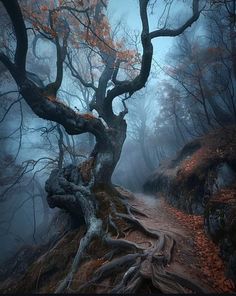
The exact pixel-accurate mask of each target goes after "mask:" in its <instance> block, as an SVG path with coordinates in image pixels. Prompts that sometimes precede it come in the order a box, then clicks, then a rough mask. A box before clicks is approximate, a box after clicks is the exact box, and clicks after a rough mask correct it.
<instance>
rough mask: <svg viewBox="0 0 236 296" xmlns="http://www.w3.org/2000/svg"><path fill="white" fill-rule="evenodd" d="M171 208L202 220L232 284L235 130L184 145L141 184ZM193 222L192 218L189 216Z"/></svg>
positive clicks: (235, 271) (235, 272) (235, 267)
mask: <svg viewBox="0 0 236 296" xmlns="http://www.w3.org/2000/svg"><path fill="white" fill-rule="evenodd" d="M144 189H145V191H146V192H152V193H158V194H159V195H160V194H161V195H163V196H164V198H165V200H166V201H167V202H168V203H169V204H170V205H172V206H173V207H175V208H178V209H181V210H183V211H184V212H186V213H188V214H193V215H201V216H202V221H203V223H202V229H201V230H203V229H204V228H205V230H206V232H207V234H208V235H209V236H210V237H211V239H212V240H213V241H214V242H215V243H216V244H217V245H218V247H219V254H220V255H221V258H222V259H223V260H224V261H225V264H226V274H227V276H228V277H230V278H231V279H232V280H233V281H234V283H236V236H235V234H236V218H235V217H236V127H235V126H230V127H228V128H226V129H219V130H216V131H213V132H211V133H210V134H208V135H206V136H204V137H202V138H199V139H197V140H195V141H193V142H191V143H188V144H187V145H186V146H185V147H184V148H183V149H182V150H181V151H180V152H179V153H178V155H177V156H176V157H175V158H173V159H170V160H166V161H165V162H163V163H162V164H161V165H160V167H159V168H158V169H157V170H156V171H155V172H154V173H153V174H152V175H151V176H150V177H149V178H148V180H147V181H146V183H145V184H144ZM192 217H193V218H194V217H195V216H192Z"/></svg>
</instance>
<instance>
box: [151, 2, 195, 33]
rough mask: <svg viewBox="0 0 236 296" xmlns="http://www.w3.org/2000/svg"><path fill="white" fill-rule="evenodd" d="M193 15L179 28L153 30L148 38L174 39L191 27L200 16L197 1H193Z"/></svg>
mask: <svg viewBox="0 0 236 296" xmlns="http://www.w3.org/2000/svg"><path fill="white" fill-rule="evenodd" d="M192 5H193V13H192V17H190V18H189V19H188V20H187V21H186V22H185V23H184V24H183V25H182V26H181V27H179V28H177V29H173V30H172V29H160V30H155V31H153V32H151V33H150V38H151V39H153V38H156V37H175V36H178V35H180V34H182V33H183V32H184V31H185V30H186V29H187V28H188V27H191V25H192V24H193V23H194V22H195V21H196V20H197V19H198V18H199V16H200V10H199V0H193V4H192Z"/></svg>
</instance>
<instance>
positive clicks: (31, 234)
mask: <svg viewBox="0 0 236 296" xmlns="http://www.w3.org/2000/svg"><path fill="white" fill-rule="evenodd" d="M36 2H38V4H39V5H47V4H48V3H47V2H48V1H46V0H45V1H44V0H40V1H36ZM54 2H55V3H57V1H54ZM172 2H173V3H172ZM189 2H190V1H165V0H163V1H150V7H149V11H148V13H149V17H150V20H149V21H150V30H151V31H152V30H155V29H156V28H163V27H164V28H171V29H173V28H175V27H178V26H179V25H180V24H182V23H183V22H184V21H185V20H186V19H187V18H188V17H189V16H190V15H191V5H189ZM200 2H201V7H203V8H204V9H205V10H204V13H202V14H201V16H200V18H199V20H198V21H197V22H196V23H194V24H193V25H192V26H191V28H188V29H187V30H186V31H185V32H184V34H182V35H180V36H178V37H175V38H172V37H160V38H155V39H154V40H153V46H154V55H153V62H152V68H151V72H150V75H149V79H148V82H147V83H146V87H145V88H143V89H141V90H140V91H138V92H135V93H134V94H133V95H132V96H131V97H130V98H129V99H128V100H127V102H126V106H127V109H128V114H127V115H126V116H125V120H126V122H127V135H126V140H125V142H124V146H123V149H122V153H121V157H120V159H119V162H118V164H117V166H116V168H115V171H114V173H113V176H112V182H113V183H114V184H116V185H119V186H123V187H125V188H127V189H129V190H131V191H133V192H142V185H143V184H144V182H145V180H146V179H147V177H148V176H149V175H150V174H151V173H152V172H153V171H154V170H155V169H156V168H158V166H159V165H160V163H161V162H163V161H165V160H166V159H167V158H168V157H171V156H173V155H175V154H176V153H177V151H178V150H179V149H180V148H182V147H183V146H184V145H185V144H186V143H187V142H188V141H190V140H192V139H194V138H196V137H199V136H201V135H203V134H204V133H206V132H207V131H210V130H211V129H213V128H215V127H220V126H224V124H226V123H227V124H228V123H230V122H232V123H233V122H234V123H235V120H236V111H235V95H234V90H235V77H234V73H233V71H232V70H231V69H232V63H233V62H232V50H233V49H232V46H231V43H230V42H231V41H230V40H229V38H228V37H229V35H230V34H231V33H230V29H229V27H227V22H228V16H227V9H226V8H225V7H224V5H221V6H219V7H218V6H216V7H214V6H213V7H208V6H207V5H206V2H207V1H200ZM19 3H20V4H21V5H22V7H24V8H25V9H26V11H27V8H29V7H30V1H26V0H25V1H24V0H22V1H19ZM0 5H1V6H0V7H1V17H0V22H1V28H0V42H1V50H3V51H4V52H5V53H7V54H8V55H9V57H10V58H11V59H12V57H13V52H14V50H15V44H16V40H15V37H14V34H12V32H13V28H12V26H10V25H9V22H10V20H9V18H8V16H7V14H6V11H5V10H4V8H3V6H2V4H0ZM55 5H56V4H55ZM33 9H34V7H33ZM41 13H42V14H43V11H41ZM106 13H107V15H108V20H109V22H110V30H111V31H112V32H113V33H114V38H115V39H116V40H119V39H122V40H123V43H124V46H125V48H126V49H132V50H133V51H137V52H139V53H140V54H141V53H142V45H141V42H140V34H141V20H140V17H139V5H138V1H135V0H119V1H117V0H110V1H109V4H108V7H107V11H106ZM39 16H40V14H39V15H38V17H39ZM25 19H26V24H27V27H29V28H30V27H33V26H34V24H33V20H32V15H31V16H30V15H27V13H26V16H25ZM40 21H41V19H39V22H40ZM73 26H75V25H74V24H73ZM222 28H225V31H224V32H223V31H222ZM227 28H228V29H227ZM73 29H74V28H73ZM34 30H36V32H37V33H38V32H39V31H40V30H42V28H40V26H39V27H37V28H36V29H34ZM34 30H30V29H29V30H28V38H29V50H28V54H27V71H28V72H29V73H28V77H29V78H30V79H31V80H32V81H34V82H35V83H36V84H37V85H38V86H40V84H43V85H44V86H45V85H47V84H48V83H50V82H53V81H54V80H55V78H56V73H57V71H56V70H57V56H56V46H55V44H53V42H51V41H50V39H47V38H44V37H43V35H40V37H39V39H38V40H36V36H38V34H35V31H34ZM71 31H72V32H71V34H74V32H73V30H72V29H71ZM34 34H35V35H34ZM68 54H69V55H70V58H71V59H73V66H74V67H75V68H76V69H79V72H80V73H82V74H84V77H86V79H90V78H91V77H92V78H93V79H94V81H95V82H94V83H95V85H97V83H98V80H99V75H100V73H101V71H102V69H103V68H104V65H103V64H102V63H101V57H99V56H98V57H96V59H97V60H95V58H94V57H93V59H92V62H94V61H95V66H94V68H92V69H90V67H89V63H90V62H91V61H88V60H87V56H88V55H89V51H88V48H86V44H85V45H84V43H83V42H82V41H81V44H80V45H79V46H78V47H77V45H74V44H73V42H72V41H71V43H70V44H69V45H68ZM131 66H132V65H131ZM131 68H132V67H131ZM139 69H140V64H139V65H138V63H137V65H136V64H135V65H134V66H133V68H132V69H131V70H132V71H133V72H132V71H131V70H130V69H128V71H126V69H121V71H120V74H119V79H130V78H132V75H135V74H136V72H137V71H139ZM199 69H202V70H201V71H200V70H199ZM63 71H64V73H63V80H62V83H61V86H60V89H59V91H58V93H57V99H58V100H60V101H61V102H63V103H64V104H66V105H69V106H70V107H71V108H72V109H73V110H75V111H78V112H81V113H89V112H90V111H89V102H91V100H92V98H93V89H91V88H88V87H85V86H84V85H82V84H81V81H79V80H78V79H77V78H76V75H73V74H75V71H74V70H73V67H72V66H71V65H70V61H69V58H68V57H67V58H66V59H65V62H64V64H63ZM0 76H1V80H0V104H1V111H0V112H1V118H0V124H1V128H0V141H1V143H0V157H1V164H0V165H1V167H0V183H1V210H0V212H1V214H0V215H1V216H0V236H1V249H0V250H1V252H0V261H3V260H5V259H6V257H9V256H11V255H12V254H14V252H15V251H16V249H18V248H19V247H20V246H22V245H24V244H32V243H33V244H39V243H42V242H45V241H46V240H47V238H46V236H45V233H44V232H45V229H47V226H48V225H49V223H50V220H51V219H52V217H53V215H54V214H55V212H56V211H58V210H57V209H50V208H49V207H48V205H47V200H46V196H47V193H46V192H45V190H44V184H45V181H46V180H47V178H48V176H49V175H50V172H51V170H52V169H54V168H57V167H58V163H59V161H60V155H61V153H62V152H61V147H63V149H62V150H63V153H62V158H63V166H64V167H65V166H68V165H70V164H71V163H73V164H74V165H79V164H80V163H81V162H82V161H83V160H84V159H86V158H89V155H90V153H91V151H92V150H93V148H94V144H95V138H94V136H93V135H91V134H88V133H85V134H81V135H74V136H70V135H68V134H67V133H66V131H65V129H64V128H63V127H62V126H59V125H58V124H56V123H55V122H51V121H47V120H44V119H41V118H39V117H38V116H37V115H35V114H34V112H33V111H32V110H31V108H30V107H29V106H28V105H27V103H26V102H25V100H24V99H23V98H22V97H21V95H20V94H19V92H18V88H17V85H16V84H15V82H14V81H13V79H12V77H11V75H10V74H9V72H8V71H7V69H6V68H5V67H4V66H3V64H2V63H1V62H0ZM108 90H109V89H108ZM123 108H124V104H123V103H122V98H120V97H117V98H116V99H115V100H114V101H113V109H114V113H115V114H116V115H118V114H119V112H121V111H122V110H123ZM93 114H94V116H97V113H96V111H94V112H93ZM60 140H61V141H63V145H62V146H60ZM150 200H151V201H150V202H152V198H151V197H150Z"/></svg>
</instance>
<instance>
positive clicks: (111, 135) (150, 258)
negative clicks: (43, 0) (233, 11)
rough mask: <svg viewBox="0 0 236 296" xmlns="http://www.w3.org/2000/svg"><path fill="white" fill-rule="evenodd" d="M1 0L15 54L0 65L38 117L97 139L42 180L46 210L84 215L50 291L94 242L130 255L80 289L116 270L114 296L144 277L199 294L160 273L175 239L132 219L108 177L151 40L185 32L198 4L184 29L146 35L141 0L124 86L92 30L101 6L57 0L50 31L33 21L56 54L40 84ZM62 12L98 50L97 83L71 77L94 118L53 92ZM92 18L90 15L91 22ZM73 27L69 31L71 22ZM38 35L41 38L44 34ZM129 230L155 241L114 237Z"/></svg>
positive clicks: (13, 10)
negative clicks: (138, 51) (73, 162)
mask: <svg viewBox="0 0 236 296" xmlns="http://www.w3.org/2000/svg"><path fill="white" fill-rule="evenodd" d="M1 2H2V3H3V5H4V7H5V9H6V11H7V13H8V15H9V17H10V19H11V22H12V25H13V28H14V31H15V36H16V50H15V56H14V61H12V60H10V59H9V57H8V56H7V55H6V54H5V53H4V52H1V53H0V61H1V62H2V63H3V64H4V66H5V67H6V68H7V69H8V70H9V72H10V73H11V75H12V77H13V79H14V80H15V82H16V84H17V86H18V88H19V92H20V94H21V95H22V97H23V98H24V100H25V101H26V103H27V104H28V105H29V106H30V108H31V109H32V111H33V112H34V113H35V114H36V115H38V116H39V117H40V118H43V119H45V120H51V121H54V122H56V123H58V124H60V125H62V126H63V127H64V128H65V130H66V132H67V133H68V134H70V135H80V134H82V133H92V134H93V135H94V136H95V138H96V144H95V147H94V149H93V151H92V153H91V156H90V158H89V159H88V160H86V161H85V162H84V163H82V164H80V166H79V167H76V166H69V167H67V168H64V169H58V170H54V171H53V172H52V173H51V176H50V178H49V180H48V181H47V183H46V191H47V192H48V203H49V205H50V206H51V207H59V208H62V209H66V210H67V211H69V212H70V213H71V214H73V215H75V216H76V217H78V218H79V217H83V219H84V222H85V224H86V234H85V236H84V237H83V238H82V239H81V240H80V244H79V248H78V251H77V253H76V256H75V258H74V260H73V263H72V265H71V268H70V271H69V272H68V273H67V275H66V276H65V278H64V279H63V280H62V281H61V282H60V284H58V287H57V289H56V292H62V291H64V290H65V289H68V288H69V286H70V284H71V281H72V279H73V276H74V274H75V273H76V272H77V269H78V266H79V265H80V263H81V260H82V259H83V258H84V255H85V253H86V250H87V249H88V247H89V245H90V244H91V243H92V242H94V240H95V239H97V240H99V241H100V242H101V243H102V245H106V246H107V247H109V248H112V253H110V255H111V257H112V256H113V255H114V254H116V253H117V252H118V253H119V252H120V253H122V252H123V253H124V252H126V253H127V252H129V254H128V255H127V254H126V255H124V254H123V256H122V257H118V258H116V259H114V260H113V261H111V262H109V263H108V264H105V265H103V266H102V267H100V268H99V269H98V270H97V271H96V272H95V275H94V277H93V278H92V280H91V281H90V282H89V283H87V285H86V286H84V287H81V289H82V288H83V289H85V288H86V287H87V286H89V285H92V284H94V283H96V282H98V281H100V280H101V279H103V278H104V277H107V276H108V275H109V274H110V273H111V271H113V270H115V271H117V270H119V272H120V271H124V272H125V271H127V272H125V273H124V275H123V277H122V280H121V282H120V283H119V284H118V285H116V287H115V288H114V289H113V292H135V291H136V290H137V289H138V287H139V286H140V285H141V283H142V280H143V278H150V279H151V280H152V283H153V285H154V286H155V287H156V288H157V289H159V290H161V291H164V292H170V291H171V292H182V291H186V288H187V289H192V290H195V291H196V290H197V291H198V290H199V288H198V287H197V285H195V284H194V283H193V282H190V281H188V280H187V279H184V278H181V277H178V276H177V275H174V274H171V273H166V274H165V275H164V276H163V268H164V266H165V265H166V264H168V262H170V259H171V253H172V249H173V246H174V241H173V239H172V238H171V237H170V236H169V235H165V234H164V233H161V232H158V231H156V230H151V229H148V228H146V227H145V226H144V225H143V224H142V223H141V222H140V221H139V220H138V219H137V218H136V217H135V216H134V213H137V212H138V210H137V209H134V208H132V207H131V206H130V205H129V203H128V201H127V200H125V199H124V198H122V194H121V193H119V192H118V191H117V190H116V189H114V188H113V186H112V184H111V176H112V173H113V171H114V169H115V166H116V164H117V162H118V160H119V158H120V154H121V150H122V146H123V143H124V141H125V138H126V129H127V125H126V121H125V115H126V114H127V112H128V109H127V107H126V103H125V102H126V100H127V99H128V98H130V97H131V96H132V94H133V93H135V92H137V91H138V90H140V89H142V88H143V87H145V84H146V82H147V79H148V77H149V74H150V70H151V64H152V57H153V45H152V40H153V39H154V38H158V37H164V36H173V37H174V36H177V35H180V34H181V33H182V32H184V31H185V30H186V29H187V28H188V27H190V26H191V25H192V24H193V23H194V22H195V21H196V20H197V19H198V17H199V15H200V9H199V0H193V2H192V16H191V17H190V18H189V19H188V20H187V21H186V22H185V23H184V24H183V25H182V26H180V27H179V28H177V29H166V28H163V29H158V30H155V31H151V32H150V30H149V19H148V5H149V4H150V3H149V0H139V7H140V18H141V22H142V33H141V43H142V49H143V53H142V57H141V67H140V71H139V73H138V74H137V75H136V77H134V78H133V79H129V80H124V81H121V80H119V79H118V72H119V70H120V66H121V65H122V63H123V61H124V56H123V55H122V54H121V53H120V52H119V50H117V49H116V48H114V44H113V43H112V42H110V40H111V38H110V36H109V32H106V33H105V34H106V38H105V37H103V36H99V35H98V32H97V30H96V27H95V23H96V24H97V25H98V24H100V25H101V26H103V25H104V26H105V24H104V20H105V19H104V14H103V12H104V9H105V8H106V5H107V1H102V0H101V1H97V3H96V4H95V5H94V1H93V2H92V3H93V4H92V5H91V6H89V4H88V3H89V2H88V3H87V2H86V1H75V2H73V1H72V2H71V3H72V4H71V5H68V6H66V5H63V1H59V2H60V5H59V7H58V8H52V9H51V10H49V21H48V23H47V26H48V27H49V28H48V29H47V28H45V27H46V24H45V26H43V24H40V23H39V24H37V26H38V27H41V28H43V29H44V31H46V32H47V31H49V32H50V33H51V36H52V37H51V39H52V41H53V43H54V44H55V46H56V53H57V55H56V56H57V73H56V78H55V81H54V82H53V83H50V84H48V85H45V86H42V85H40V86H39V85H38V84H36V83H35V82H34V81H33V80H31V79H29V76H28V75H27V70H26V60H27V50H28V36H27V30H26V26H25V22H24V18H23V15H22V11H21V7H20V5H19V3H18V1H17V0H1ZM85 2H86V3H85ZM150 2H151V1H150ZM76 5H77V6H76ZM79 6H80V7H79ZM78 7H79V8H78ZM91 9H93V10H92V11H93V12H91ZM65 10H66V11H67V12H68V13H70V14H71V15H72V16H74V18H75V19H76V20H77V21H79V22H80V25H83V26H84V28H85V30H84V33H85V35H84V38H85V39H86V42H87V44H89V45H90V47H91V48H97V49H98V50H99V52H100V56H101V60H102V62H103V64H104V68H103V71H102V73H101V75H100V77H99V79H98V82H97V83H96V84H94V83H93V82H88V81H86V78H84V77H81V76H80V74H79V73H76V72H74V73H76V75H77V78H78V79H79V81H80V83H82V84H83V85H84V86H85V87H89V88H91V89H92V90H93V91H94V95H93V98H92V100H91V103H90V109H91V111H92V110H96V112H97V114H98V117H96V116H94V115H92V114H81V113H79V112H77V111H75V110H73V109H72V108H70V107H69V106H67V105H65V104H64V103H62V102H60V101H59V100H58V99H57V92H58V90H59V88H60V86H61V83H62V80H63V64H64V61H65V59H66V58H67V48H68V38H69V36H70V30H71V24H69V23H68V22H67V21H65V19H63V18H61V20H60V17H59V16H58V15H60V12H61V11H65ZM91 17H93V19H92V20H91ZM55 19H56V21H55ZM85 19H86V21H85ZM58 20H59V21H58ZM57 23H60V24H63V33H61V30H60V28H61V26H59V25H57ZM72 26H75V23H73V24H72ZM38 29H39V28H38ZM42 34H43V35H44V36H45V32H44V33H42ZM107 40H108V41H107ZM67 63H68V64H69V65H70V67H71V70H72V71H73V70H74V69H75V68H74V69H73V67H76V66H75V65H74V64H73V60H72V59H71V56H68V62H67ZM111 85H112V86H111ZM119 96H123V99H122V102H123V106H124V110H123V111H121V112H120V113H119V114H118V115H117V114H115V112H114V110H113V106H112V104H113V101H114V99H115V98H117V97H119ZM104 192H106V194H104ZM130 227H135V228H138V229H140V230H141V231H142V232H144V233H145V234H146V235H149V236H151V237H152V238H153V239H154V240H157V243H155V244H154V245H152V246H151V247H149V248H145V247H142V246H140V245H137V244H135V243H133V242H131V241H128V240H125V239H121V238H120V237H121V236H122V235H124V236H125V235H126V231H127V230H128V229H130ZM113 236H116V238H114V237H113ZM163 248H165V249H166V253H165V256H164V255H161V252H162V250H163ZM146 265H149V266H151V270H152V271H151V273H150V270H149V269H148V270H147V268H146ZM160 278H161V280H160ZM171 281H173V283H172V284H170V282H171Z"/></svg>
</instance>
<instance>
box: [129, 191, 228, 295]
mask: <svg viewBox="0 0 236 296" xmlns="http://www.w3.org/2000/svg"><path fill="white" fill-rule="evenodd" d="M130 204H132V205H133V206H134V207H135V208H137V209H139V210H140V209H141V210H142V212H143V213H144V214H145V215H146V216H147V217H144V216H141V215H138V214H136V215H135V216H136V217H137V218H138V219H139V220H140V221H141V222H142V223H143V224H144V225H145V226H146V227H148V228H151V229H157V230H162V231H163V232H164V233H166V234H169V235H170V236H171V237H173V238H174V240H175V248H174V249H173V254H172V258H173V259H172V261H171V263H170V264H169V265H168V266H167V267H166V270H167V272H168V271H171V272H175V273H177V274H179V275H181V276H183V277H186V276H187V277H188V278H191V280H192V281H193V282H195V283H196V284H198V285H200V286H201V287H202V288H203V290H204V291H206V292H216V293H222V292H233V291H234V286H233V284H232V283H231V281H229V280H227V279H226V278H225V276H224V265H223V262H222V260H221V259H220V258H219V256H218V254H217V252H218V250H217V248H216V246H215V245H214V244H213V243H212V242H211V241H210V240H209V239H208V238H207V237H206V235H205V234H204V230H203V225H200V224H199V223H198V224H199V225H198V224H196V223H197V222H199V221H200V220H199V219H202V218H201V217H200V218H199V217H198V216H197V217H195V216H190V215H186V214H184V213H182V212H180V211H178V210H176V209H175V208H172V207H170V206H169V205H167V203H166V202H165V201H164V200H163V199H161V198H157V197H155V196H149V195H144V194H136V195H135V199H134V200H132V201H130ZM195 224H196V225H198V227H197V229H196V228H195ZM201 228H202V229H201ZM127 239H129V240H131V241H136V242H139V243H142V244H148V243H150V244H151V243H152V242H150V238H149V239H148V240H147V237H145V236H144V235H143V234H141V233H140V232H138V231H134V232H131V233H130V234H129V235H128V236H127Z"/></svg>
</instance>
